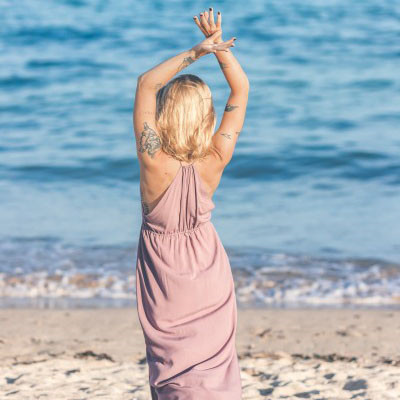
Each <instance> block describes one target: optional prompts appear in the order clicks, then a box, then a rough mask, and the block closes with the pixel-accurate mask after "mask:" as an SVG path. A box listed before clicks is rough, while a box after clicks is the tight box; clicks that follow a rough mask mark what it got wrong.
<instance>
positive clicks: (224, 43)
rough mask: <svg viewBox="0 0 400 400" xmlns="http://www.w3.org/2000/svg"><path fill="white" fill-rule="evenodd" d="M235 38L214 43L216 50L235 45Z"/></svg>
mask: <svg viewBox="0 0 400 400" xmlns="http://www.w3.org/2000/svg"><path fill="white" fill-rule="evenodd" d="M235 40H236V38H232V39H229V40H227V41H226V42H222V43H218V44H216V46H217V48H218V50H225V51H227V49H228V48H229V47H235V43H234V41H235Z"/></svg>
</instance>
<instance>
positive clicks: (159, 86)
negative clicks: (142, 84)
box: [154, 83, 163, 90]
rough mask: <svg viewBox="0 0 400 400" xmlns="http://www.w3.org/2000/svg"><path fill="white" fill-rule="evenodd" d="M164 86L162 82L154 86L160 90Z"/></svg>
mask: <svg viewBox="0 0 400 400" xmlns="http://www.w3.org/2000/svg"><path fill="white" fill-rule="evenodd" d="M162 87H163V84H162V83H157V84H156V85H155V86H154V89H156V90H159V89H161V88H162Z"/></svg>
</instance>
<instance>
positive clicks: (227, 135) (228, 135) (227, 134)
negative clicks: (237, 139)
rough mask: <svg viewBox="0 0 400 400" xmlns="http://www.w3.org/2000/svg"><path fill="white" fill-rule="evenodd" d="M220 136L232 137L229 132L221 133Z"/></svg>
mask: <svg viewBox="0 0 400 400" xmlns="http://www.w3.org/2000/svg"><path fill="white" fill-rule="evenodd" d="M221 135H222V136H225V137H226V138H227V139H232V136H231V134H230V133H221Z"/></svg>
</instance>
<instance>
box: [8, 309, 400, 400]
mask: <svg viewBox="0 0 400 400" xmlns="http://www.w3.org/2000/svg"><path fill="white" fill-rule="evenodd" d="M399 337H400V311H394V310H333V309H319V310H316V309H314V310H301V309H299V310H289V309H282V310H277V309H257V310H256V309H246V310H244V309H241V310H239V314H238V332H237V350H238V355H239V359H240V367H241V376H242V386H243V399H329V400H338V399H374V400H375V399H376V400H382V399H399V398H400V343H399ZM0 349H1V352H0V354H1V356H0V382H1V385H0V397H1V398H4V399H6V398H7V399H46V398H47V399H82V400H83V399H94V398H100V397H101V398H105V399H118V400H125V399H127V400H134V399H149V398H150V391H149V387H148V381H147V374H148V370H147V364H146V359H145V349H144V340H143V337H142V332H141V329H140V324H139V321H138V319H137V314H136V309H134V308H125V309H68V310H38V309H2V310H0Z"/></svg>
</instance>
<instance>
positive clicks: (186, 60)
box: [178, 56, 196, 71]
mask: <svg viewBox="0 0 400 400" xmlns="http://www.w3.org/2000/svg"><path fill="white" fill-rule="evenodd" d="M195 61H196V60H195V59H193V58H192V57H190V56H189V57H185V58H184V59H183V61H182V63H181V65H180V66H179V67H178V71H181V70H182V69H183V68H186V67H187V66H188V65H190V64H192V63H194V62H195Z"/></svg>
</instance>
